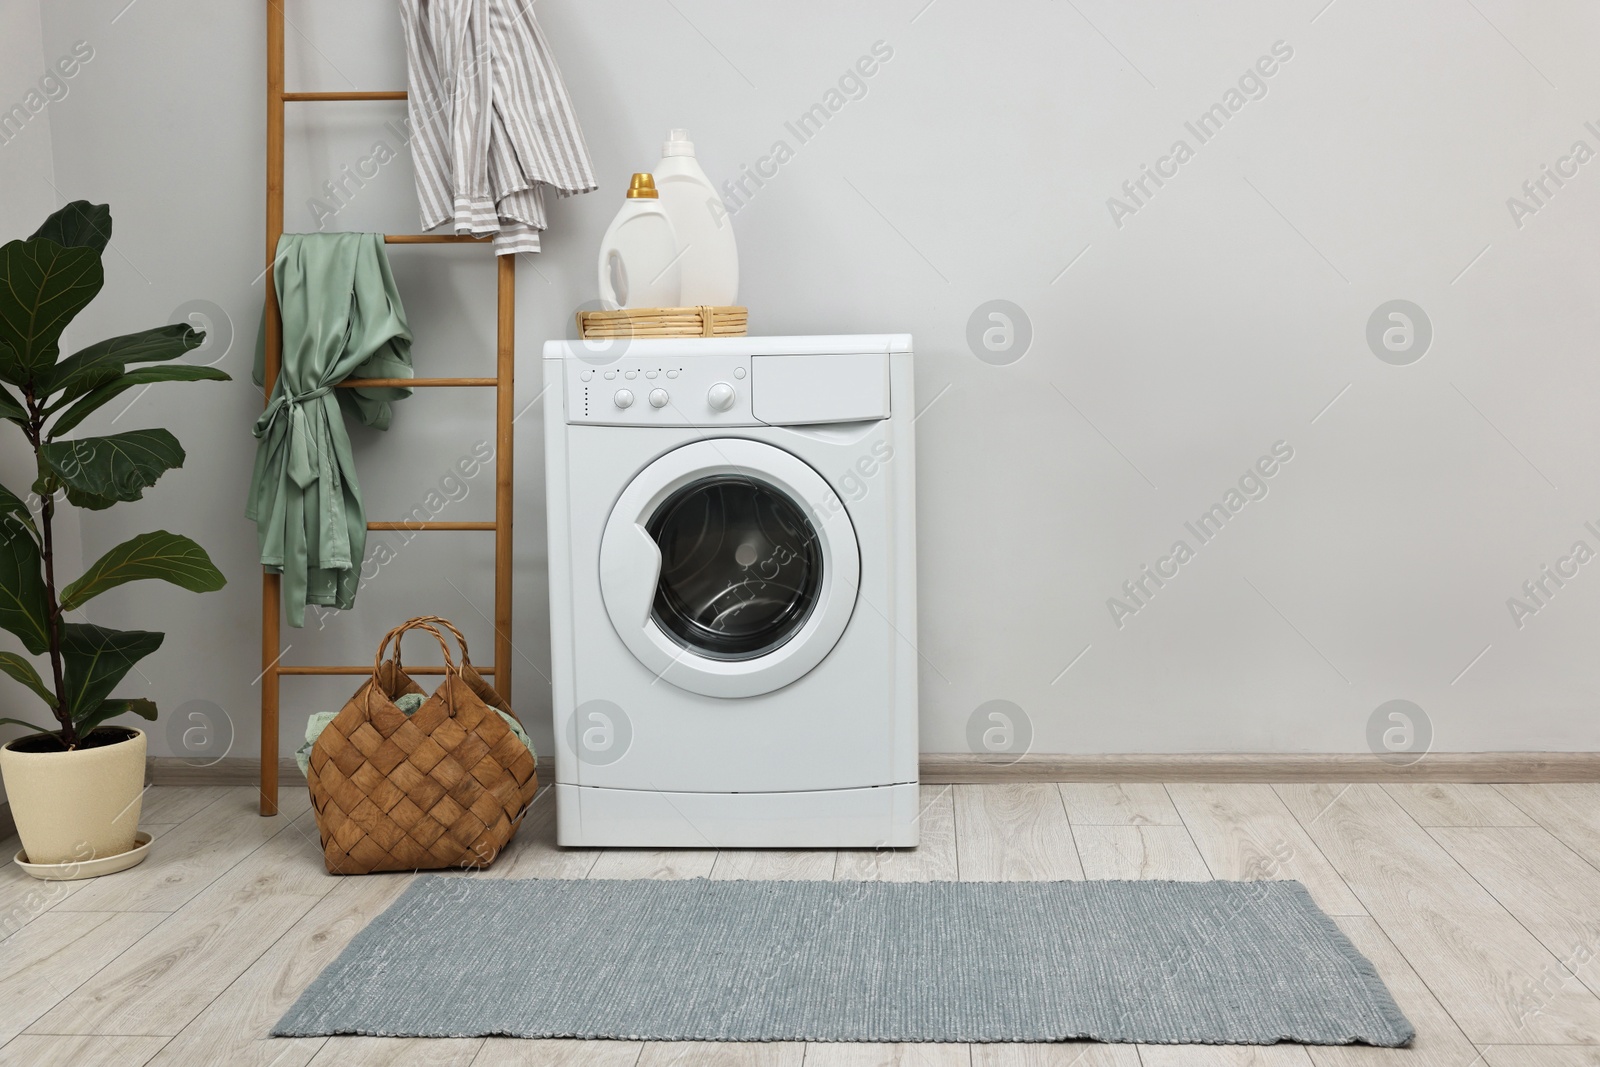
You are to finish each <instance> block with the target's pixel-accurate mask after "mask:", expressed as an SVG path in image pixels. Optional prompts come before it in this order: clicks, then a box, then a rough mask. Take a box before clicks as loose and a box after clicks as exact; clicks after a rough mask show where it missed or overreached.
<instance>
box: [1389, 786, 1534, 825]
mask: <svg viewBox="0 0 1600 1067" xmlns="http://www.w3.org/2000/svg"><path fill="white" fill-rule="evenodd" d="M1383 790H1384V792H1386V793H1388V794H1389V795H1390V796H1391V797H1393V798H1394V800H1395V803H1396V804H1399V805H1400V806H1401V807H1402V808H1404V809H1405V810H1406V814H1408V815H1410V816H1411V818H1412V819H1413V820H1415V821H1416V823H1417V825H1419V826H1533V825H1535V823H1534V821H1533V819H1532V818H1531V817H1530V816H1529V815H1528V813H1527V812H1525V811H1523V810H1522V809H1521V808H1519V807H1517V806H1516V805H1515V804H1513V803H1511V801H1509V800H1507V799H1506V798H1505V796H1504V795H1502V794H1501V793H1500V791H1499V790H1497V789H1496V788H1495V787H1494V786H1492V785H1457V784H1455V783H1453V782H1419V783H1417V784H1416V785H1410V784H1394V785H1386V786H1384V787H1383Z"/></svg>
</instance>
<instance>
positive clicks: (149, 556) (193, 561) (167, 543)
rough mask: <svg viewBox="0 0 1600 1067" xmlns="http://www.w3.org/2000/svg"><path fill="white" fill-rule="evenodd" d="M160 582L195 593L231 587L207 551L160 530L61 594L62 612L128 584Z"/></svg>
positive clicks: (104, 559) (116, 552) (129, 544)
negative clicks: (155, 580) (150, 579)
mask: <svg viewBox="0 0 1600 1067" xmlns="http://www.w3.org/2000/svg"><path fill="white" fill-rule="evenodd" d="M145 578H159V579H161V580H162V581H164V582H171V583H172V584H173V585H177V586H182V587H183V588H184V589H187V590H189V591H190V592H193V593H209V592H212V591H213V590H217V589H221V588H222V587H223V586H224V585H226V584H227V581H228V580H227V579H226V578H224V577H223V576H222V572H221V571H219V570H217V568H216V566H215V565H214V564H213V563H212V562H211V557H210V556H208V555H206V550H205V549H203V548H201V547H200V546H199V545H197V544H195V543H194V542H193V541H191V540H189V538H187V537H184V536H183V535H182V534H175V533H168V532H167V531H165V530H157V531H156V532H155V533H147V534H140V535H139V536H138V537H134V538H130V539H129V540H127V541H124V542H122V544H120V545H118V546H117V547H116V548H113V549H112V550H111V551H109V552H107V553H106V554H105V555H103V556H101V557H100V558H99V559H98V560H96V561H95V562H94V565H93V566H91V567H90V568H89V569H88V570H86V571H84V572H83V576H82V577H81V578H79V579H78V580H77V581H75V582H73V583H72V584H71V585H69V586H67V587H66V589H64V590H62V592H61V610H62V611H71V610H72V609H74V608H77V607H80V606H81V605H83V604H85V603H87V602H88V601H89V600H90V599H92V598H93V597H97V596H99V595H100V594H101V593H103V592H105V591H106V590H107V589H112V588H114V587H116V586H119V585H121V584H123V583H124V582H136V581H139V580H141V579H145Z"/></svg>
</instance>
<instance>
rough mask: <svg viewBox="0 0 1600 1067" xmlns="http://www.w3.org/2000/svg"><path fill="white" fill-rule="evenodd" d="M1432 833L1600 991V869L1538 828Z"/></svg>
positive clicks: (1573, 970)
mask: <svg viewBox="0 0 1600 1067" xmlns="http://www.w3.org/2000/svg"><path fill="white" fill-rule="evenodd" d="M1431 832H1432V834H1433V837H1434V840H1436V841H1438V842H1439V843H1440V844H1441V845H1443V846H1444V848H1445V851H1446V852H1448V853H1450V855H1451V856H1452V857H1453V858H1454V859H1455V861H1456V862H1457V863H1459V864H1461V866H1463V867H1465V868H1466V870H1467V873H1468V874H1470V875H1472V877H1473V878H1475V879H1477V881H1478V884H1479V885H1481V886H1483V887H1484V888H1485V889H1487V890H1488V891H1489V893H1490V895H1492V896H1493V897H1494V898H1495V899H1496V900H1498V901H1499V902H1500V906H1501V907H1503V908H1505V909H1506V910H1507V911H1509V912H1510V913H1511V914H1512V915H1513V916H1515V917H1516V919H1517V921H1518V922H1520V923H1521V924H1522V925H1523V926H1525V927H1527V928H1528V931H1529V932H1530V933H1532V934H1533V936H1534V937H1537V938H1538V939H1539V940H1540V941H1541V942H1542V943H1543V944H1544V947H1545V948H1547V949H1549V950H1550V952H1551V953H1552V954H1553V955H1554V956H1555V958H1556V959H1557V960H1558V961H1560V963H1561V965H1562V967H1563V968H1564V969H1565V970H1566V971H1569V972H1570V973H1572V974H1574V975H1576V976H1577V978H1578V980H1579V981H1581V982H1582V983H1583V984H1584V985H1586V986H1588V987H1589V991H1590V992H1592V993H1597V994H1600V871H1596V870H1595V869H1594V868H1593V867H1592V866H1590V865H1589V864H1588V863H1587V862H1586V861H1584V860H1583V859H1582V858H1581V857H1580V856H1579V855H1578V854H1577V853H1576V852H1573V851H1572V850H1571V849H1570V848H1568V847H1567V846H1566V845H1563V844H1562V843H1561V842H1559V841H1557V840H1556V839H1555V838H1554V837H1551V836H1550V834H1549V833H1547V832H1546V831H1544V830H1543V829H1540V828H1538V827H1533V828H1527V827H1517V828H1515V829H1510V828H1489V827H1440V828H1437V829H1434V830H1433V831H1431ZM1536 984H1538V983H1536ZM1531 995H1532V996H1533V998H1534V999H1535V1000H1538V999H1540V997H1541V994H1540V993H1538V992H1534V993H1532V994H1531Z"/></svg>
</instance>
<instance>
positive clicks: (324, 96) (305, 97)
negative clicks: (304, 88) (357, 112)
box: [283, 89, 407, 103]
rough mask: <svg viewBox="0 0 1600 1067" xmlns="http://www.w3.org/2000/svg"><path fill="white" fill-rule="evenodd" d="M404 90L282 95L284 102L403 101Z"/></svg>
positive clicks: (404, 97) (404, 96) (405, 95)
mask: <svg viewBox="0 0 1600 1067" xmlns="http://www.w3.org/2000/svg"><path fill="white" fill-rule="evenodd" d="M406 97H407V93H406V91H405V90H404V89H384V90H379V91H377V92H360V91H354V90H352V91H350V92H344V93H284V94H283V99H284V100H285V101H302V102H308V103H309V102H314V101H318V100H404V99H406Z"/></svg>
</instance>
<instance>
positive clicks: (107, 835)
mask: <svg viewBox="0 0 1600 1067" xmlns="http://www.w3.org/2000/svg"><path fill="white" fill-rule="evenodd" d="M104 729H115V730H119V731H125V732H127V733H128V734H131V735H132V736H130V737H128V739H127V740H125V741H118V742H116V743H114V744H109V745H100V746H97V747H94V748H84V749H77V750H75V751H72V752H19V751H17V750H16V749H15V747H14V746H15V745H16V744H18V741H22V740H26V739H25V738H19V739H18V741H12V742H9V743H7V744H6V745H5V746H4V747H0V775H3V776H4V778H5V784H6V800H7V801H8V802H9V803H10V804H11V815H12V818H14V819H15V820H16V823H17V836H18V837H20V838H22V850H23V851H24V852H25V853H27V857H28V862H29V863H35V864H76V863H86V862H88V861H89V860H94V859H103V858H105V857H107V856H115V855H118V854H120V853H123V852H127V851H129V850H130V849H132V848H133V847H134V834H136V833H137V832H138V830H139V807H140V801H141V800H142V799H143V794H144V753H145V736H144V732H143V731H142V730H135V729H132V728H129V727H105V728H104Z"/></svg>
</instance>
